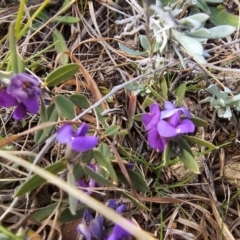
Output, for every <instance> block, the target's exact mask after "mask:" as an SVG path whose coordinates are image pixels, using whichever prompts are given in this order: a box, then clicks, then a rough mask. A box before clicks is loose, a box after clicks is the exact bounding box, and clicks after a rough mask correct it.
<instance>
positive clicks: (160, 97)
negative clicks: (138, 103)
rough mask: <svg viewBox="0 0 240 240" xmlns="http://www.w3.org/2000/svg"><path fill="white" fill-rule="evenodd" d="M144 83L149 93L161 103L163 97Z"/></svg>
mask: <svg viewBox="0 0 240 240" xmlns="http://www.w3.org/2000/svg"><path fill="white" fill-rule="evenodd" d="M146 85H147V87H148V88H149V89H150V90H151V93H152V95H153V96H154V97H155V98H157V99H158V100H159V101H160V102H161V103H164V102H165V99H164V98H163V97H162V96H161V95H159V93H158V92H157V91H155V90H154V89H153V88H152V87H151V86H150V85H149V84H146Z"/></svg>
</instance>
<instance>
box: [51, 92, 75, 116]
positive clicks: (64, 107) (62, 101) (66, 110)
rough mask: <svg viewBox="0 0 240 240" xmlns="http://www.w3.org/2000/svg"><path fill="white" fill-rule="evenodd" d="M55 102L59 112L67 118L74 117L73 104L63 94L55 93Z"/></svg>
mask: <svg viewBox="0 0 240 240" xmlns="http://www.w3.org/2000/svg"><path fill="white" fill-rule="evenodd" d="M55 104H56V107H57V109H58V110H59V111H60V113H61V114H62V115H63V116H64V117H66V119H68V120H72V119H73V118H75V111H74V104H73V103H72V102H71V100H69V98H67V97H65V96H63V95H57V96H56V98H55Z"/></svg>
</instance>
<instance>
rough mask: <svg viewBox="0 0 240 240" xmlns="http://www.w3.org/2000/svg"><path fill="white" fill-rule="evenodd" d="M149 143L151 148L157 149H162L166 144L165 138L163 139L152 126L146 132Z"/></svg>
mask: <svg viewBox="0 0 240 240" xmlns="http://www.w3.org/2000/svg"><path fill="white" fill-rule="evenodd" d="M147 141H148V143H149V145H150V147H151V148H153V149H157V150H159V151H163V150H164V147H165V145H166V140H165V139H163V138H162V137H161V136H160V135H159V133H158V131H157V128H156V127H155V128H152V129H151V130H150V131H149V132H148V139H147Z"/></svg>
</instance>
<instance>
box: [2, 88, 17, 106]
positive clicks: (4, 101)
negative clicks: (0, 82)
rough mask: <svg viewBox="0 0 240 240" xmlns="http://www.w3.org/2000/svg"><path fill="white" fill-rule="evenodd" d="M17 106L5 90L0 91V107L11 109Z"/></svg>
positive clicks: (15, 101)
mask: <svg viewBox="0 0 240 240" xmlns="http://www.w3.org/2000/svg"><path fill="white" fill-rule="evenodd" d="M17 104H18V101H17V99H16V98H14V97H12V96H11V95H10V94H8V93H7V90H6V89H3V90H1V91H0V107H6V108H8V107H13V106H16V105H17Z"/></svg>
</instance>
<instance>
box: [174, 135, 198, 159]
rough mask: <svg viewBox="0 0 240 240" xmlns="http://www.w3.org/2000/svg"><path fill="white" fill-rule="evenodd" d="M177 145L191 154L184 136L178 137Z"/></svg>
mask: <svg viewBox="0 0 240 240" xmlns="http://www.w3.org/2000/svg"><path fill="white" fill-rule="evenodd" d="M178 146H179V147H180V149H185V150H186V151H187V152H189V153H190V154H191V155H192V156H193V153H192V149H191V148H190V146H189V144H188V143H187V141H186V140H185V139H184V138H182V137H179V138H178ZM193 157H194V156H193Z"/></svg>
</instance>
